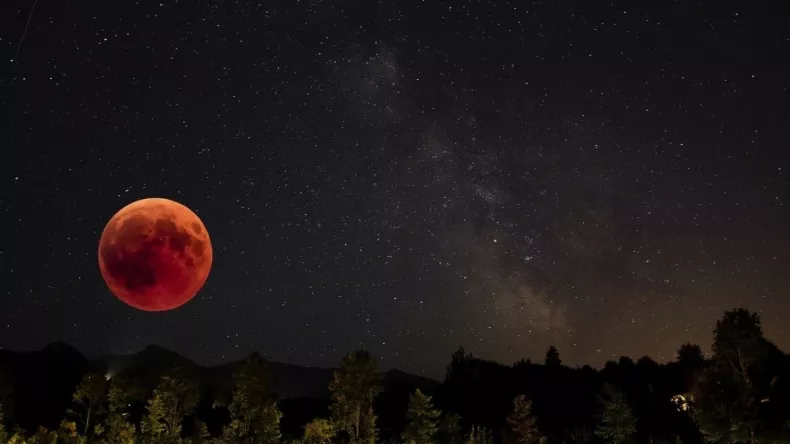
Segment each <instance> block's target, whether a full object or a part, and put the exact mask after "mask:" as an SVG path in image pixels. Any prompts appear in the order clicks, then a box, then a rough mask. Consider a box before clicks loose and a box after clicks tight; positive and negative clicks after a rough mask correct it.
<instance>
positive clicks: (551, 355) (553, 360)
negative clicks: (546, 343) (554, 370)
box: [546, 345, 562, 367]
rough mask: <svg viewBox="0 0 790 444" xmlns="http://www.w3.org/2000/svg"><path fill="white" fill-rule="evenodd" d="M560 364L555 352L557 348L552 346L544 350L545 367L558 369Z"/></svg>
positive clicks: (558, 355)
mask: <svg viewBox="0 0 790 444" xmlns="http://www.w3.org/2000/svg"><path fill="white" fill-rule="evenodd" d="M561 364H562V360H561V359H560V352H559V351H558V350H557V347H555V346H553V345H552V346H551V347H549V349H548V350H546V366H547V367H559V366H560V365H561Z"/></svg>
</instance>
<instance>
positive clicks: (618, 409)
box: [595, 384, 636, 444]
mask: <svg viewBox="0 0 790 444" xmlns="http://www.w3.org/2000/svg"><path fill="white" fill-rule="evenodd" d="M600 415H601V422H600V423H599V424H598V427H597V428H596V429H595V434H596V435H598V436H599V437H600V438H601V439H603V440H604V441H606V442H608V443H611V444H620V443H622V442H625V441H626V440H627V439H628V438H629V437H630V436H631V435H633V434H634V433H635V432H636V419H635V418H634V416H633V415H632V414H631V408H630V407H628V403H627V402H626V399H625V396H624V395H623V394H622V392H620V390H618V389H617V388H616V387H614V386H613V385H611V384H605V385H604V388H603V392H602V397H601V412H600Z"/></svg>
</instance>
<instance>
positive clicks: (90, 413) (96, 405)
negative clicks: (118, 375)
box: [71, 372, 107, 438]
mask: <svg viewBox="0 0 790 444" xmlns="http://www.w3.org/2000/svg"><path fill="white" fill-rule="evenodd" d="M106 398H107V379H106V378H105V377H104V375H102V374H99V373H93V372H91V373H87V374H86V375H85V376H83V378H82V381H80V383H79V385H78V386H77V389H76V391H75V392H74V395H73V396H72V399H73V400H74V403H75V404H77V409H76V410H72V411H71V412H72V413H73V414H75V415H76V416H78V417H79V418H81V425H82V432H83V434H84V435H85V436H86V437H88V438H90V436H91V434H92V433H93V429H92V426H93V425H94V424H93V421H94V419H96V417H98V416H99V415H101V414H103V413H104V402H105V400H106Z"/></svg>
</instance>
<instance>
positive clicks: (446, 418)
mask: <svg viewBox="0 0 790 444" xmlns="http://www.w3.org/2000/svg"><path fill="white" fill-rule="evenodd" d="M438 438H439V439H438V441H439V442H440V443H441V444H460V443H461V417H460V416H458V414H457V413H453V412H447V413H445V414H444V415H443V416H442V420H441V421H440V422H439V435H438Z"/></svg>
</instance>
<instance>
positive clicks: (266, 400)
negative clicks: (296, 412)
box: [223, 353, 282, 444]
mask: <svg viewBox="0 0 790 444" xmlns="http://www.w3.org/2000/svg"><path fill="white" fill-rule="evenodd" d="M270 379H271V376H270V372H269V366H268V364H267V363H266V361H265V360H264V359H263V358H262V357H261V356H260V355H259V354H258V353H253V354H252V355H250V356H249V357H247V358H246V359H245V360H244V363H243V364H242V366H241V368H240V369H239V371H238V372H237V373H236V375H235V377H234V380H235V388H234V389H233V399H232V401H231V403H230V408H229V410H230V414H231V424H230V425H229V426H227V427H226V428H225V430H224V431H223V434H224V435H225V436H226V437H227V438H228V439H231V440H232V439H236V440H245V439H251V440H254V441H256V442H262V443H266V444H269V443H275V442H278V441H279V440H280V419H281V418H282V413H281V412H280V410H279V408H278V407H277V403H276V401H275V398H274V394H273V393H272V391H271V387H270V382H269V381H270Z"/></svg>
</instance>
